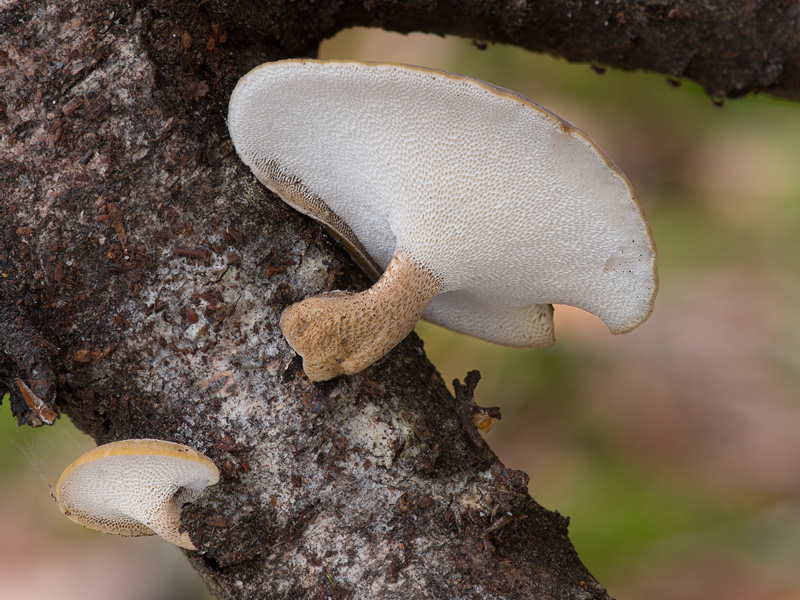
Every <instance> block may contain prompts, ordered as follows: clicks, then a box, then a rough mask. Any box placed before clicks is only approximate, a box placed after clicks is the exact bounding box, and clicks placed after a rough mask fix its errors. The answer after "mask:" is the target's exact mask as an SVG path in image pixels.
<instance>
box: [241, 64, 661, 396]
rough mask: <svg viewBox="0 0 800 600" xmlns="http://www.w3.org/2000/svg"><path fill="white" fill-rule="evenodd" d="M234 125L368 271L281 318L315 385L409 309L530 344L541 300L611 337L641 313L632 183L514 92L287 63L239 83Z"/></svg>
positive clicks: (347, 365) (361, 354)
mask: <svg viewBox="0 0 800 600" xmlns="http://www.w3.org/2000/svg"><path fill="white" fill-rule="evenodd" d="M228 126H229V129H230V134H231V138H232V140H233V143H234V146H235V147H236V150H237V152H238V154H239V156H240V157H241V159H242V160H243V161H244V162H245V163H246V164H247V165H248V166H250V168H251V169H252V170H253V172H254V173H255V175H256V177H257V178H258V179H259V180H260V181H261V182H262V183H263V184H264V185H266V186H267V187H268V188H269V189H270V190H272V191H273V192H275V193H277V194H278V195H279V196H280V197H281V198H282V199H283V200H284V201H285V202H287V203H288V204H289V205H291V206H292V207H294V208H296V209H297V210H299V211H300V212H302V213H305V214H307V215H309V216H311V217H312V218H314V219H316V220H318V221H320V222H322V223H323V224H324V225H325V226H326V227H327V228H328V229H329V230H330V231H331V232H332V233H333V235H334V236H335V237H336V238H337V239H338V240H339V241H340V242H341V243H342V244H343V245H344V246H345V248H346V249H347V250H348V251H349V252H350V254H351V255H352V256H353V258H354V259H355V260H356V261H357V262H358V263H359V264H360V265H361V267H362V268H363V269H364V270H365V271H366V272H367V273H368V274H369V275H370V276H372V277H373V278H374V279H377V282H376V283H375V284H374V285H373V286H372V287H371V288H369V289H368V290H366V291H364V292H360V293H352V292H338V291H335V292H330V293H325V294H320V295H317V296H314V297H312V298H308V299H306V300H303V301H302V302H299V303H297V304H294V305H292V306H290V307H289V308H288V309H286V311H285V312H284V313H283V316H282V319H281V327H282V329H283V333H284V335H285V337H286V339H287V340H288V342H289V344H291V346H292V347H293V348H294V349H295V351H297V353H298V354H300V355H301V356H302V357H303V367H304V369H305V371H306V374H307V375H308V376H309V378H310V379H312V380H315V381H322V380H326V379H330V378H332V377H335V376H337V375H340V374H352V373H357V372H359V371H361V370H362V369H364V368H366V367H367V366H369V365H370V364H372V363H373V362H374V361H376V360H377V359H379V358H380V357H382V356H383V355H385V354H386V353H387V352H389V350H391V349H392V348H393V347H394V346H395V345H396V344H398V343H399V342H400V341H401V340H402V339H403V338H404V337H405V336H406V335H408V333H410V332H411V330H412V329H413V328H414V325H415V324H416V322H417V320H418V319H419V318H420V317H422V318H424V319H427V320H428V321H432V322H434V323H438V324H440V325H443V326H444V327H447V328H449V329H452V330H454V331H458V332H461V333H466V334H469V335H472V336H475V337H477V338H480V339H484V340H487V341H490V342H494V343H497V344H502V345H507V346H514V347H541V346H548V345H550V344H552V343H553V341H554V335H553V318H552V314H553V309H552V304H568V305H572V306H576V307H578V308H581V309H584V310H586V311H588V312H590V313H593V314H595V315H597V316H598V317H600V318H601V319H602V320H603V322H605V324H606V325H607V326H608V328H609V329H610V330H611V331H612V332H613V333H625V332H628V331H630V330H632V329H633V328H635V327H636V326H638V325H639V324H641V323H642V322H643V321H645V320H646V319H647V317H648V316H649V315H650V312H651V310H652V307H653V301H654V298H655V294H656V290H657V287H658V278H657V274H656V251H655V246H654V244H653V240H652V236H651V233H650V228H649V226H648V224H647V221H646V219H645V216H644V214H643V212H642V210H641V208H640V206H639V204H638V203H637V201H636V199H635V197H634V195H633V191H632V189H631V186H630V184H629V182H628V180H627V179H626V178H625V176H624V175H623V174H622V173H621V172H620V170H619V169H618V168H617V167H616V166H615V165H614V163H613V162H611V160H610V159H609V158H608V157H606V156H605V154H603V153H602V152H601V151H600V150H599V149H598V148H597V147H596V146H595V145H594V144H593V143H592V142H591V141H590V140H589V139H588V138H587V137H586V135H585V134H583V133H582V132H581V131H579V130H578V129H576V128H575V127H574V126H573V125H571V124H570V123H568V122H566V121H565V120H563V119H562V118H560V117H558V116H557V115H555V114H553V113H552V112H550V111H548V110H547V109H545V108H543V107H541V106H539V105H538V104H536V103H534V102H533V101H531V100H529V99H527V98H525V97H523V96H521V95H519V94H517V93H515V92H512V91H510V90H506V89H503V88H499V87H497V86H494V85H491V84H488V83H484V82H482V81H478V80H475V79H471V78H468V77H464V76H459V75H453V74H450V73H445V72H441V71H435V70H431V69H426V68H420V67H411V66H404V65H391V64H378V63H362V62H340V61H313V60H287V61H280V62H274V63H267V64H264V65H262V66H260V67H258V68H256V69H254V70H253V71H251V72H250V73H248V74H247V75H245V76H244V77H243V78H242V79H241V80H240V81H239V84H238V85H237V86H236V89H235V90H234V92H233V95H232V97H231V101H230V108H229V114H228Z"/></svg>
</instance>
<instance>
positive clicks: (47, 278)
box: [0, 0, 800, 599]
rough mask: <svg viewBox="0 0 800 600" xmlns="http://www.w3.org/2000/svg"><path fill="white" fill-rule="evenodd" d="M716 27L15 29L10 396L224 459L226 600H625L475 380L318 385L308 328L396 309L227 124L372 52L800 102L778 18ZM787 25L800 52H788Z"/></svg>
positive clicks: (415, 376) (535, 21) (8, 154)
mask: <svg viewBox="0 0 800 600" xmlns="http://www.w3.org/2000/svg"><path fill="white" fill-rule="evenodd" d="M701 4H702V5H703V7H704V8H700V5H701ZM734 4H735V5H736V6H737V7H738V10H743V8H745V7H746V6H745V5H746V4H747V5H749V4H750V3H743V2H742V3H734ZM545 5H546V6H545ZM708 6H709V3H707V2H705V3H696V4H695V3H688V2H679V3H663V2H660V3H656V2H627V3H621V4H617V3H616V2H599V3H585V2H584V3H582V4H581V3H579V2H551V3H533V4H531V6H530V7H525V6H523V5H521V4H520V3H511V4H506V3H477V2H464V3H462V2H452V3H446V2H441V3H435V2H418V3H413V2H404V3H394V2H382V1H379V0H375V1H373V2H367V3H347V2H330V3H324V2H318V3H298V2H293V1H292V2H290V1H288V0H286V1H283V2H270V3H267V4H257V3H253V2H241V3H238V4H236V5H234V6H230V5H229V3H227V2H221V1H217V0H212V1H211V2H207V3H194V2H193V3H182V2H172V1H170V0H162V1H160V2H152V3H148V4H144V3H142V2H106V1H105V0H104V1H103V2H100V1H94V2H93V1H90V0H84V1H80V0H73V1H72V2H68V3H66V4H55V3H47V2H43V1H38V2H37V1H35V0H31V1H28V2H23V1H22V0H18V1H16V2H14V1H12V2H7V3H5V4H4V6H3V8H2V12H0V69H2V73H0V80H2V81H3V83H4V89H3V95H2V106H0V108H2V111H0V125H2V128H3V137H2V142H1V143H0V177H1V178H2V182H3V185H2V189H3V194H4V197H3V200H2V203H0V274H2V278H0V286H2V288H1V289H0V317H1V318H0V323H1V326H0V345H1V347H2V353H0V369H2V372H0V379H1V380H3V381H5V382H11V381H13V380H14V379H16V378H20V379H23V380H24V381H25V382H27V384H28V385H29V386H30V387H31V389H32V390H33V391H34V392H35V393H36V395H37V396H38V397H40V398H43V399H44V400H45V401H49V400H50V398H51V397H52V394H53V393H54V392H55V391H56V390H57V405H58V407H59V408H60V409H61V410H63V411H64V412H65V413H67V414H69V416H70V417H71V418H72V419H73V421H74V422H75V423H76V424H77V425H78V426H79V427H80V428H81V429H83V430H84V431H86V432H87V433H89V434H90V435H92V437H94V439H96V440H97V441H98V442H101V443H102V442H106V441H110V440H116V439H123V438H132V437H155V438H160V439H167V440H173V441H179V442H183V443H187V444H190V445H192V446H193V447H196V448H197V449H198V450H200V451H202V452H205V453H206V454H208V455H209V456H210V457H211V458H212V459H214V461H215V462H216V463H217V464H218V465H219V466H220V467H221V471H222V480H221V483H220V484H219V485H218V486H217V487H215V488H213V489H212V490H211V491H210V492H209V493H208V494H207V495H206V496H204V497H203V498H202V499H201V500H199V501H198V502H196V503H195V504H194V505H193V506H192V507H191V508H189V509H188V510H186V511H184V520H185V523H186V525H187V527H188V529H189V531H190V534H191V536H192V539H193V540H194V541H195V544H196V545H197V547H198V548H200V550H201V552H199V553H192V554H190V560H191V561H192V563H193V564H194V566H195V567H196V568H197V570H198V571H199V572H200V573H201V575H202V576H203V577H204V578H205V580H206V581H207V582H208V584H209V586H210V587H211V588H212V590H213V591H214V592H215V593H216V594H217V595H218V597H220V598H248V597H258V598H266V597H293V598H294V597H297V598H316V597H335V598H371V597H378V596H380V597H382V598H386V599H389V598H425V597H435V598H473V597H475V598H477V597H480V598H512V597H513V598H516V597H536V598H541V599H546V598H605V597H607V596H606V594H605V592H604V590H603V589H602V588H601V587H600V586H599V585H598V584H597V582H596V581H595V580H594V579H593V578H592V577H591V575H589V574H588V573H587V572H586V570H585V569H584V567H583V566H582V565H581V564H580V562H579V560H578V558H577V556H576V554H575V552H574V550H573V548H572V545H571V544H570V543H569V540H568V539H567V536H566V529H567V521H566V519H564V518H562V517H561V516H559V515H558V514H555V513H551V512H548V511H546V510H544V509H543V508H541V507H540V506H538V505H537V504H536V503H535V502H534V501H533V500H532V499H531V497H530V496H529V495H528V493H527V477H526V476H525V475H524V474H522V473H519V472H514V471H511V470H509V469H506V468H505V467H504V466H503V465H502V464H500V462H499V461H498V460H497V458H496V457H495V456H494V455H493V454H492V453H491V451H490V450H489V449H488V448H487V447H486V445H485V444H484V443H483V442H482V440H481V438H480V437H479V436H478V435H477V434H476V432H475V431H474V429H472V427H474V426H473V424H472V423H471V421H470V419H468V418H464V415H465V414H471V413H472V410H473V408H472V400H471V395H472V390H473V389H474V384H475V382H476V380H475V379H474V378H472V379H470V380H469V381H467V383H466V385H464V386H457V389H458V390H459V394H458V396H457V398H453V397H452V396H451V395H450V394H449V393H448V392H447V390H446V388H445V386H444V384H443V382H442V381H441V378H440V377H439V375H438V374H437V373H436V371H435V369H434V368H433V367H432V366H431V365H430V364H429V363H428V362H427V360H426V359H425V356H424V353H423V351H422V348H421V345H420V343H419V340H418V339H417V338H416V337H415V336H413V335H412V336H410V338H409V339H407V340H406V341H405V342H403V343H402V344H401V345H400V346H399V347H398V348H397V349H395V350H394V351H392V352H391V353H390V354H389V355H388V356H387V357H386V358H385V359H383V360H382V361H380V362H379V363H378V364H377V365H375V366H374V367H372V368H370V369H368V370H367V371H366V372H364V373H363V374H360V375H356V376H353V377H348V378H340V379H338V380H335V381H332V382H326V383H322V384H313V383H311V382H309V381H308V380H307V379H306V378H305V376H304V375H303V373H302V370H301V369H300V363H299V361H298V360H297V358H296V357H295V356H294V354H293V352H292V351H291V349H290V348H289V347H288V345H287V344H286V342H285V341H284V339H283V337H282V336H281V333H280V328H279V326H278V319H279V316H280V313H281V311H282V310H283V309H284V308H285V307H286V306H288V305H289V304H291V303H292V302H295V301H296V300H299V299H301V298H303V297H306V296H309V295H311V294H315V293H317V292H319V291H321V290H326V289H331V288H337V289H363V288H364V287H365V286H366V285H367V284H368V282H367V280H366V278H365V277H364V276H363V274H361V273H360V272H359V271H358V270H357V269H356V268H355V267H354V266H353V264H352V263H351V261H350V259H349V258H348V257H347V256H346V255H345V254H344V253H343V251H342V250H341V249H340V248H338V247H337V246H335V245H334V244H332V243H331V242H330V240H329V238H328V236H327V235H326V234H325V233H324V231H322V229H321V228H320V227H319V226H318V225H317V224H315V223H313V222H309V221H308V220H307V219H305V218H303V217H301V216H300V215H298V214H296V213H294V212H292V211H290V210H289V209H287V208H286V207H285V206H284V205H283V204H282V203H281V202H280V201H278V200H277V199H276V198H274V197H272V196H271V195H270V194H268V193H267V192H266V191H265V190H264V189H263V187H262V186H260V184H258V183H257V182H255V181H254V179H253V178H252V176H251V175H250V173H249V172H248V171H247V169H246V168H245V167H244V165H242V164H241V163H240V162H239V160H238V158H237V157H236V155H235V152H234V151H233V148H232V146H231V143H230V141H229V140H228V136H227V130H226V127H225V122H224V116H225V114H226V108H227V99H228V96H229V94H230V91H231V90H232V88H233V86H234V85H235V82H236V80H237V79H238V77H239V76H240V75H241V74H243V73H244V72H246V71H247V70H248V69H249V68H251V67H253V66H255V65H256V64H258V63H260V62H263V61H264V60H268V59H277V58H281V57H286V56H295V55H299V54H304V53H308V54H313V53H314V52H315V50H316V46H317V44H318V43H319V41H320V40H321V39H323V38H324V37H325V36H328V35H332V34H333V33H334V32H335V31H337V30H338V29H340V28H342V27H345V26H349V25H356V24H366V25H376V26H377V25H381V26H385V27H388V28H393V29H398V30H411V29H422V30H427V31H433V32H438V33H457V34H461V35H468V36H472V37H477V38H482V39H489V40H493V41H498V42H500V41H502V42H508V43H516V44H520V45H523V46H526V47H530V48H533V49H537V50H545V49H546V50H548V51H550V52H553V53H556V54H560V55H562V56H565V57H567V58H570V59H573V60H592V61H593V62H602V63H607V64H613V65H617V66H621V67H624V68H637V67H643V66H649V67H650V68H652V69H655V70H661V71H662V72H665V73H668V74H670V75H674V76H677V75H686V76H691V77H694V78H696V79H697V80H698V81H701V82H702V83H703V84H704V85H706V87H707V88H708V89H709V91H710V92H711V93H713V94H715V95H735V94H739V93H743V92H745V91H749V90H765V91H770V92H772V93H777V94H784V95H787V96H795V97H796V93H797V89H798V85H797V62H796V61H797V60H798V58H797V57H798V56H800V53H798V52H797V48H796V44H797V40H794V39H793V38H792V40H789V38H787V37H784V38H782V37H781V35H780V34H781V31H783V26H785V27H786V31H788V29H789V28H790V22H791V19H790V18H783V19H782V20H781V19H779V18H778V17H779V16H780V14H779V12H778V8H779V5H778V3H769V2H762V3H759V4H758V5H757V6H758V11H759V12H758V14H756V13H755V12H754V11H755V10H756V9H755V8H753V9H752V10H751V12H750V17H748V18H747V19H746V21H743V22H744V25H745V27H744V28H743V29H741V30H738V31H739V33H738V34H737V35H739V36H740V37H737V38H736V39H737V46H736V47H737V48H738V49H739V51H738V52H737V53H736V55H735V56H734V54H732V53H731V51H730V50H729V48H730V46H729V45H728V44H727V42H726V40H729V39H730V36H731V35H732V33H731V32H732V31H735V25H736V23H737V20H738V19H740V17H735V18H734V16H733V15H734V13H735V10H734V9H733V8H726V7H721V8H718V10H716V11H712V10H711V9H709V8H707V7H708ZM726 6H727V5H726ZM611 7H613V11H612V8H611ZM770 10H772V11H773V12H772V13H770V12H769V11H770ZM767 14H771V15H772V17H774V18H771V20H769V22H770V23H775V25H774V31H771V35H770V36H768V39H767V38H763V39H760V38H758V36H756V32H755V31H754V30H755V29H756V28H757V27H761V28H762V29H763V28H764V27H765V25H764V21H763V20H762V19H760V18H759V17H764V15H767ZM712 17H713V18H714V19H715V20H714V21H713V23H719V24H721V27H722V26H724V27H722V29H719V28H717V29H714V28H712V27H711V23H712V21H711V20H710V19H712ZM784 17H786V15H784ZM701 18H703V19H705V20H704V21H703V20H701V21H700V22H699V23H698V22H696V21H695V20H694V19H701ZM741 18H742V19H743V18H744V17H741ZM606 23H608V24H606ZM757 23H760V25H757ZM725 27H727V29H725ZM705 29H708V30H709V31H710V33H709V32H708V31H707V32H706V33H705V34H704V35H699V34H698V32H699V31H704V30H705ZM712 29H713V31H711V30H712ZM779 30H780V31H779ZM676 32H680V35H681V36H683V37H682V38H681V39H680V41H679V40H678V38H677V37H676V36H677V33H676ZM749 33H750V34H752V35H751V36H750V37H748V34H749ZM695 38H697V40H695ZM664 39H669V40H672V41H671V43H670V44H666V43H665V42H663V40H664ZM687 39H688V40H691V41H692V43H693V44H695V45H694V46H693V48H695V50H691V49H690V48H688V47H687V46H688V45H689V44H688V43H687ZM759 39H760V41H759ZM659 40H661V41H659ZM714 40H716V41H714ZM701 43H702V44H705V49H699V50H697V49H696V48H699V46H697V44H701ZM714 43H717V44H719V46H717V50H718V52H717V56H716V57H715V56H714V52H712V50H713V44H714ZM781 44H783V45H782V46H781ZM767 45H771V46H774V48H775V49H774V50H770V49H768V48H767ZM670 49H672V50H670ZM671 54H672V55H671ZM670 55H671V56H670ZM726 57H727V58H726ZM786 57H791V58H786ZM792 60H793V61H795V62H794V63H792V62H791V61H792ZM759 61H760V62H759ZM756 63H757V64H758V65H756ZM759 65H760V66H759ZM765 65H767V66H768V67H769V68H767V67H765ZM770 65H771V66H770ZM756 66H757V68H756ZM12 391H14V394H15V396H14V398H15V399H14V400H13V401H12V407H13V409H14V412H15V414H16V415H17V416H18V418H19V419H20V420H27V421H29V422H31V420H32V419H33V417H34V416H35V415H34V414H33V412H32V411H30V410H29V408H28V406H27V405H26V404H25V403H24V401H23V400H22V398H21V397H20V396H18V394H17V391H16V390H15V389H12ZM465 405H466V406H465Z"/></svg>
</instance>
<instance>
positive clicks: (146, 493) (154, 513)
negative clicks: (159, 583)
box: [60, 456, 211, 537]
mask: <svg viewBox="0 0 800 600" xmlns="http://www.w3.org/2000/svg"><path fill="white" fill-rule="evenodd" d="M144 463H146V464H144ZM210 479H211V477H210V472H209V469H208V467H207V466H205V465H203V464H201V463H198V462H195V461H190V460H186V459H182V458H175V457H170V456H163V457H161V456H147V457H146V458H145V459H142V458H141V457H138V456H111V457H102V458H97V459H95V460H93V461H91V462H89V463H86V464H83V465H79V466H78V467H76V468H75V469H74V470H73V472H72V473H70V474H69V476H68V477H67V478H66V479H65V480H64V481H63V482H62V485H61V488H60V499H61V506H62V510H64V511H65V513H66V514H67V515H68V516H69V517H70V518H72V519H73V520H77V521H78V522H80V523H81V524H82V525H85V526H87V527H91V528H92V529H97V530H100V531H104V532H106V533H113V534H116V535H127V536H138V535H152V534H153V533H158V534H159V535H162V537H163V534H162V532H164V531H167V532H170V531H174V532H177V525H178V524H177V523H176V522H175V521H174V520H171V519H169V518H168V517H167V513H166V512H164V511H162V510H160V509H161V508H162V507H165V506H167V505H168V504H169V503H174V504H175V505H176V506H177V507H178V508H180V506H182V505H183V504H186V503H187V502H192V501H193V500H195V499H196V498H197V497H198V496H199V495H200V493H201V492H202V491H203V489H204V488H205V487H206V485H207V484H208V483H209V481H210Z"/></svg>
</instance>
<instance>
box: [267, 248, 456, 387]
mask: <svg viewBox="0 0 800 600" xmlns="http://www.w3.org/2000/svg"><path fill="white" fill-rule="evenodd" d="M441 289H442V284H441V281H440V280H439V278H438V277H437V276H436V275H434V274H433V273H431V272H430V271H429V270H428V269H426V268H425V267H423V266H422V265H420V264H419V263H418V262H416V261H415V260H414V259H413V258H412V257H411V255H410V254H409V253H408V251H407V250H406V249H404V248H400V249H398V250H397V251H396V252H395V253H394V256H392V260H391V261H390V262H389V266H388V267H386V271H385V272H384V273H383V275H381V277H380V279H378V281H377V282H375V284H374V285H373V286H372V287H371V288H369V289H368V290H365V291H363V292H359V293H354V292H330V293H327V294H320V295H319V296H313V297H311V298H307V299H306V300H303V301H302V302H299V303H297V304H293V305H292V306H290V307H289V308H287V309H286V310H285V311H284V313H283V316H282V317H281V328H282V329H283V335H284V336H285V337H286V340H287V341H288V342H289V344H290V345H291V346H292V348H294V350H295V352H297V353H298V354H299V355H300V356H302V357H303V370H304V371H305V372H306V375H308V377H309V379H311V380H312V381H325V380H327V379H332V378H334V377H336V376H337V375H352V374H353V373H358V372H359V371H361V370H363V369H365V368H366V367H368V366H369V365H371V364H372V363H373V362H375V361H376V360H378V359H379V358H381V357H382V356H384V355H385V354H387V353H388V352H389V351H390V350H391V349H392V348H394V347H395V346H396V345H397V344H399V343H400V342H401V341H402V340H403V338H405V337H406V336H407V335H408V334H409V333H411V331H412V330H413V329H414V325H416V323H417V321H418V320H419V318H420V316H422V313H423V311H424V310H425V308H426V307H427V306H428V304H430V302H431V300H433V298H434V297H435V296H436V295H437V294H438V293H439V292H440V291H441Z"/></svg>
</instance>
